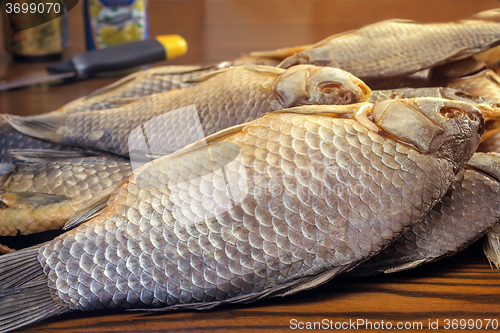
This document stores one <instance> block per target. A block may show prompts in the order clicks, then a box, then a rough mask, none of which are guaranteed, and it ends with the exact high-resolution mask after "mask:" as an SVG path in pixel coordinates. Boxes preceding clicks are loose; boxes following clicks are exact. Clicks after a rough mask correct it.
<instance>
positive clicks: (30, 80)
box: [0, 35, 187, 91]
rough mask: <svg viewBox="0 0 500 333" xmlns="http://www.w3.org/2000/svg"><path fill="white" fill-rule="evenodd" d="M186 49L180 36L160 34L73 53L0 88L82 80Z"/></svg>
mask: <svg viewBox="0 0 500 333" xmlns="http://www.w3.org/2000/svg"><path fill="white" fill-rule="evenodd" d="M186 52H187V42H186V40H185V39H184V38H182V37H181V36H179V35H162V36H157V37H155V38H154V39H149V40H146V41H140V42H134V43H127V44H120V45H115V46H111V47H108V48H105V49H101V50H96V51H91V52H87V53H83V54H79V55H76V56H74V57H73V58H71V59H68V60H64V61H61V62H58V63H56V64H53V65H50V66H48V67H47V72H41V73H34V74H30V75H27V76H23V77H20V78H17V79H14V80H11V81H0V91H4V90H9V89H15V88H21V87H25V86H30V85H34V84H39V83H44V82H52V81H58V80H63V79H69V78H71V79H76V80H83V79H86V78H88V77H91V76H93V75H95V74H98V73H103V72H111V71H117V70H121V69H126V68H131V67H136V66H141V65H145V64H149V63H152V62H155V61H161V60H165V59H171V58H175V57H178V56H181V55H183V54H185V53H186Z"/></svg>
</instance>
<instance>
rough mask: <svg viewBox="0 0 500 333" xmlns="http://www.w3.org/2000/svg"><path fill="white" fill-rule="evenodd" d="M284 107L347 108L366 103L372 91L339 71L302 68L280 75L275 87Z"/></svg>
mask: <svg viewBox="0 0 500 333" xmlns="http://www.w3.org/2000/svg"><path fill="white" fill-rule="evenodd" d="M274 89H275V93H276V95H277V97H278V100H279V101H280V103H281V104H282V105H283V107H284V108H290V107H294V106H300V105H346V104H354V103H360V102H364V101H365V100H366V99H367V98H369V97H370V95H371V90H370V88H369V87H368V86H367V85H366V84H365V83H364V82H363V81H361V80H360V79H358V78H357V77H355V76H354V75H352V74H350V73H348V72H346V71H343V70H341V69H338V68H332V67H317V66H311V65H298V66H294V67H292V68H289V69H287V70H286V71H285V72H284V73H283V74H281V75H280V77H279V79H278V80H277V82H276V85H275V87H274Z"/></svg>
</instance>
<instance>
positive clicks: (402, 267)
mask: <svg viewBox="0 0 500 333" xmlns="http://www.w3.org/2000/svg"><path fill="white" fill-rule="evenodd" d="M428 262H431V260H429V259H419V260H415V261H411V262H406V263H404V264H401V265H398V266H394V267H391V268H387V269H383V270H381V271H383V272H384V273H387V274H388V273H396V272H401V271H406V270H407V269H412V268H415V267H418V266H420V265H423V264H425V263H428Z"/></svg>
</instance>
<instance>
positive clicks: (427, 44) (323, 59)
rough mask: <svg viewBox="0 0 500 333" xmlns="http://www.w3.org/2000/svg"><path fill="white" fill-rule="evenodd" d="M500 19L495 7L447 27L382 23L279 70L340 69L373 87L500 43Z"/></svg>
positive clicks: (323, 44) (318, 47)
mask: <svg viewBox="0 0 500 333" xmlns="http://www.w3.org/2000/svg"><path fill="white" fill-rule="evenodd" d="M499 17H500V10H499V9H493V10H489V11H486V12H482V13H478V14H476V15H475V17H472V18H469V19H465V20H459V21H456V22H448V23H419V22H415V21H410V20H397V19H395V20H386V21H381V22H377V23H374V24H370V25H367V26H365V27H362V28H360V29H357V30H352V31H348V32H344V33H340V34H337V35H333V36H331V37H328V38H326V39H324V40H322V41H320V42H319V43H317V44H315V45H314V46H313V47H311V48H308V49H305V50H303V51H301V52H298V53H296V54H294V55H292V56H290V57H288V58H286V59H285V60H284V61H283V62H282V63H281V64H280V65H279V67H281V68H289V67H291V66H294V65H298V64H313V65H318V66H331V67H337V68H341V69H344V70H346V71H348V72H349V73H351V74H353V75H355V76H357V77H359V78H360V79H362V80H364V81H366V82H367V83H368V84H369V85H370V83H371V82H370V80H372V79H380V78H390V77H398V76H408V75H410V74H413V73H416V72H419V71H422V70H424V69H427V68H431V67H434V66H438V65H441V64H443V63H446V62H451V61H457V60H460V59H463V58H467V57H470V56H472V55H474V54H476V53H479V52H482V51H484V50H487V49H489V48H491V47H493V46H496V45H498V44H499V43H500V22H498V21H499V19H498V18H499ZM258 55H263V56H265V55H266V53H265V52H260V53H259V54H258Z"/></svg>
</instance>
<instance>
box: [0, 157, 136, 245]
mask: <svg viewBox="0 0 500 333" xmlns="http://www.w3.org/2000/svg"><path fill="white" fill-rule="evenodd" d="M2 165H5V164H2ZM12 167H13V169H12V170H9V171H8V172H7V174H6V173H4V175H5V177H4V178H5V179H4V180H3V181H2V182H1V184H0V201H1V205H0V236H16V235H18V234H21V235H27V234H31V233H36V232H42V231H46V230H51V229H60V228H62V227H63V226H64V224H65V223H66V222H67V221H68V220H69V218H70V217H71V216H72V215H73V214H75V213H76V212H77V211H78V209H79V208H80V207H81V206H82V205H83V204H84V203H86V202H88V201H91V200H92V199H93V197H94V196H95V195H96V193H100V192H102V191H103V190H105V189H107V188H109V187H112V186H113V185H116V184H118V183H120V182H121V181H124V180H125V179H127V178H128V176H129V175H130V173H131V172H132V169H131V167H130V163H129V162H128V161H125V160H123V159H120V158H113V157H87V158H79V159H71V160H61V161H51V162H45V163H43V162H22V163H15V164H13V165H12Z"/></svg>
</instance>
